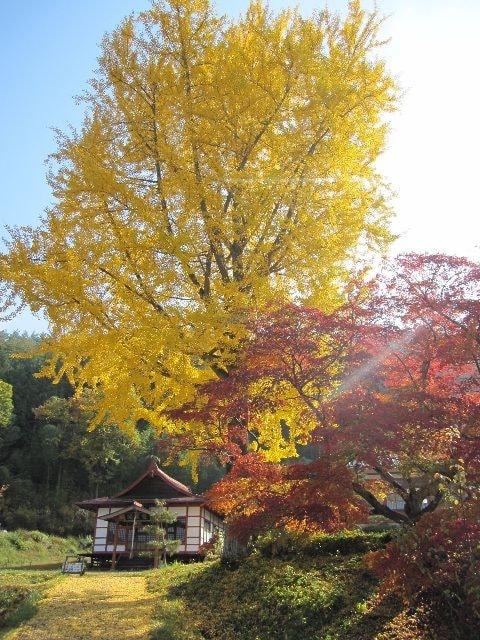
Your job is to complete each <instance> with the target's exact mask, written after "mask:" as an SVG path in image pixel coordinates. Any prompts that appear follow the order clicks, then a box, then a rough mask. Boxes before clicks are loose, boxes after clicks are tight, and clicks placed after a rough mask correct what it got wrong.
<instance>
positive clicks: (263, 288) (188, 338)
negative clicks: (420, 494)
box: [0, 0, 397, 429]
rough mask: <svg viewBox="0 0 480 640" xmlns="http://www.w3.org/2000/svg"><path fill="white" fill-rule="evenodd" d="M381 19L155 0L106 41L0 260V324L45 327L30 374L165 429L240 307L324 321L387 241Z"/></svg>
mask: <svg viewBox="0 0 480 640" xmlns="http://www.w3.org/2000/svg"><path fill="white" fill-rule="evenodd" d="M380 23H381V20H379V18H378V16H377V15H376V14H375V13H373V14H368V13H366V12H364V11H363V10H362V9H361V7H360V4H359V3H358V2H356V1H352V2H351V3H350V5H349V10H348V12H347V14H346V16H345V17H344V18H342V19H341V18H339V17H337V16H334V15H332V14H330V13H329V12H328V11H326V10H325V11H321V12H319V13H317V14H314V15H313V16H312V17H308V18H306V17H303V16H302V15H301V14H300V13H299V12H297V11H295V10H291V11H283V12H281V13H279V14H272V13H271V12H270V11H269V10H268V9H267V8H266V7H265V6H264V5H263V4H262V3H261V2H257V1H253V2H251V4H250V5H249V7H248V9H247V10H246V12H245V13H244V15H242V16H241V17H240V18H238V19H237V20H235V21H228V20H226V19H224V18H221V17H219V16H217V15H216V14H215V12H214V10H213V9H212V6H211V5H210V2H209V0H165V1H155V2H153V3H152V5H151V7H150V8H149V9H148V10H147V11H144V12H142V13H139V14H138V15H133V16H130V17H128V18H126V19H125V20H124V21H123V22H122V23H121V24H120V26H119V27H118V28H117V29H116V30H115V31H114V32H113V33H112V34H110V35H107V36H106V37H105V39H104V41H103V45H102V50H101V55H100V57H99V68H98V71H97V72H96V75H95V76H94V78H93V80H92V81H91V84H90V88H89V90H88V91H87V92H86V93H85V95H84V96H83V101H84V103H85V113H86V115H85V119H84V123H83V126H82V127H81V128H80V129H79V130H78V131H74V132H73V133H69V134H64V133H60V132H59V133H58V149H57V151H56V153H55V154H54V155H53V157H52V169H51V173H50V184H51V188H52V192H53V196H54V198H55V204H54V205H53V206H52V208H51V209H50V210H49V211H48V212H47V213H46V214H45V216H44V218H43V220H42V222H41V224H40V225H39V226H38V227H37V228H30V227H28V228H14V229H11V230H10V237H9V238H8V239H7V241H6V242H7V248H6V250H5V251H4V253H3V255H1V256H0V276H1V278H2V280H3V281H4V283H6V284H5V286H4V294H5V301H4V310H6V309H8V307H9V305H11V304H16V303H18V302H19V301H20V303H25V304H28V305H29V306H30V307H31V308H32V309H33V310H34V311H39V310H42V311H43V313H45V315H46V317H47V318H48V321H49V323H50V328H51V334H50V337H49V338H48V339H47V340H46V341H45V343H44V345H43V351H44V353H48V354H50V359H49V366H47V368H46V370H45V373H46V374H48V375H52V376H57V377H59V376H62V375H63V374H65V375H67V376H68V378H69V380H70V381H71V382H72V383H73V384H74V385H75V386H76V387H77V388H82V387H83V386H85V385H88V386H91V387H93V388H96V389H97V390H98V391H99V394H98V395H99V398H100V401H99V407H98V419H99V420H101V419H102V417H104V416H105V413H108V414H109V419H111V420H115V421H117V422H118V423H120V424H122V425H124V426H125V428H127V429H128V428H129V426H130V428H131V426H132V425H133V424H134V423H135V421H136V420H137V419H139V418H145V419H147V420H149V421H151V422H152V423H154V424H156V425H158V427H159V429H162V428H167V429H168V428H170V429H174V428H176V427H175V426H173V425H171V424H169V423H166V422H164V421H163V418H162V412H163V411H164V410H165V409H166V408H174V407H175V406H178V405H180V404H182V403H183V402H185V401H188V400H189V399H191V397H192V394H193V393H194V390H195V385H196V384H197V383H201V382H204V381H205V380H207V379H208V378H210V377H211V376H213V375H224V374H226V372H227V371H228V368H229V366H230V365H231V363H232V361H233V359H234V357H235V347H236V345H237V343H238V340H239V339H240V338H241V336H242V334H243V331H244V329H243V325H244V318H245V316H246V315H247V314H248V310H249V309H252V308H255V309H257V310H258V309H261V308H263V307H264V306H265V305H267V304H268V303H270V302H272V301H286V300H288V299H295V300H296V301H303V302H306V303H308V304H311V305H312V304H313V305H316V306H319V307H321V308H324V309H326V308H331V307H332V306H334V305H335V304H336V302H337V301H338V299H339V296H341V292H342V284H343V283H344V282H345V281H346V279H347V278H348V270H349V268H350V267H351V265H352V264H353V263H354V262H355V260H357V259H358V258H359V257H361V256H363V257H364V256H365V255H368V253H369V252H376V251H379V250H380V251H381V250H382V249H383V248H384V247H385V244H386V243H387V242H388V240H389V238H390V235H389V231H388V220H389V215H390V211H389V207H388V202H387V194H388V190H387V189H386V187H385V185H384V183H383V181H382V179H381V177H380V176H379V175H378V173H377V171H376V168H375V161H376V159H377V157H378V155H379V154H380V153H381V151H382V149H383V147H384V143H385V136H386V133H387V128H388V127H387V125H386V114H387V113H388V112H389V111H391V110H392V109H393V108H394V107H395V103H396V98H397V95H396V94H397V89H396V85H395V82H394V80H393V78H392V77H391V75H390V74H389V73H388V72H387V71H386V69H385V63H384V61H383V59H382V58H381V56H380V55H379V47H381V45H382V42H381V41H380V38H379V35H378V31H379V27H380Z"/></svg>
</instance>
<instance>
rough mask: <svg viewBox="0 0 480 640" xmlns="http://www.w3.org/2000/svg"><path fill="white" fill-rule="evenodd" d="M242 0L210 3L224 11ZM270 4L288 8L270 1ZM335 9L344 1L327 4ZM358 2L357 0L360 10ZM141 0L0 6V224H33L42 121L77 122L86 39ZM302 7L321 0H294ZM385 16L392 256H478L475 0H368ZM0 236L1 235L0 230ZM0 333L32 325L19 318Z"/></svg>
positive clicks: (478, 22) (143, 1)
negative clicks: (393, 87) (393, 86)
mask: <svg viewBox="0 0 480 640" xmlns="http://www.w3.org/2000/svg"><path fill="white" fill-rule="evenodd" d="M246 3H247V2H246V0H233V1H230V2H227V1H226V0H222V1H220V2H217V6H218V7H219V9H220V10H221V11H222V12H225V13H227V12H228V13H230V14H232V15H235V14H236V13H238V12H239V11H241V10H242V8H244V7H245V6H246ZM269 4H270V6H271V7H272V8H273V9H276V8H279V7H281V6H287V5H288V4H291V3H289V2H288V0H274V1H271V2H270V3H269ZM327 4H328V6H329V7H330V8H331V9H336V10H344V9H345V6H346V4H347V1H346V0H330V1H329V2H328V3H327ZM372 4H373V3H372V2H370V1H367V2H365V5H366V6H367V7H368V6H372ZM147 6H149V2H148V1H147V0H77V1H75V2H72V0H42V1H41V2H39V1H38V0H26V1H23V2H21V1H20V0H19V1H17V2H13V3H3V6H2V11H1V18H2V19H1V26H0V74H1V77H2V87H3V97H2V100H0V122H1V123H2V125H1V127H0V188H1V194H2V197H1V198H0V226H1V227H3V226H4V225H6V224H26V225H28V224H31V225H35V224H36V223H37V221H38V218H39V216H40V215H41V214H42V211H43V210H44V208H45V207H47V206H48V205H49V202H50V194H49V189H48V186H47V184H46V180H45V164H44V161H45V158H46V157H47V156H48V154H49V153H51V152H52V151H53V150H54V141H53V133H52V131H51V127H54V126H55V127H59V128H66V127H67V126H68V125H69V124H72V125H74V126H75V125H78V124H79V123H80V122H81V119H82V107H79V106H78V105H76V104H75V101H74V99H73V97H74V96H75V95H76V94H78V93H80V92H81V91H82V90H83V89H84V88H85V86H86V83H87V81H88V79H89V77H90V76H91V75H92V71H93V69H94V68H95V65H96V57H97V55H98V43H99V42H100V40H101V38H102V36H103V34H104V33H105V32H106V31H110V30H111V29H113V28H114V27H115V26H116V25H117V24H118V22H119V21H120V20H121V18H122V17H123V16H125V15H126V14H128V13H130V12H131V11H137V10H141V9H143V8H146V7H147ZM299 6H300V7H301V9H302V10H303V11H305V13H308V12H309V11H311V10H312V8H313V7H314V6H316V7H319V6H323V2H313V0H304V1H302V2H300V3H299ZM377 6H378V7H379V9H380V11H381V12H382V13H385V14H391V16H390V18H389V19H388V21H387V24H386V26H385V34H386V36H391V38H392V42H391V44H389V45H388V46H387V47H386V50H385V54H386V56H387V58H388V59H389V61H390V68H391V69H392V70H393V71H394V72H395V73H397V74H398V76H399V79H400V81H401V83H402V85H403V87H404V89H405V91H406V93H405V98H404V100H403V105H402V109H401V111H400V112H399V113H398V114H396V115H395V116H394V117H393V120H392V126H393V131H392V135H391V138H390V144H389V149H388V151H387V152H386V154H385V155H384V157H383V158H382V159H381V161H380V166H381V168H382V170H383V171H384V172H385V174H386V175H387V178H388V180H389V181H390V182H391V183H392V185H393V187H394V189H395V190H396V192H397V194H398V195H397V198H396V201H395V209H396V212H397V220H396V223H395V231H397V232H398V233H399V234H400V236H401V237H400V239H399V241H398V242H397V243H396V245H395V246H394V248H393V251H404V250H409V249H413V250H425V251H446V252H450V253H456V254H465V255H469V256H471V257H478V254H479V245H480V233H479V231H480V222H479V220H480V206H479V204H478V195H477V189H476V184H477V182H478V177H477V174H478V168H479V162H478V157H477V153H478V149H480V124H479V122H480V121H479V118H478V116H477V110H478V104H479V99H480V89H479V87H478V85H477V83H478V70H477V60H478V34H479V31H480V2H479V1H478V0H456V1H454V0H378V2H377ZM2 235H3V233H2ZM0 328H7V329H9V330H14V329H19V330H35V329H37V330H42V329H44V328H45V324H44V323H43V322H42V321H41V320H35V319H34V318H32V317H31V315H30V314H28V313H24V314H22V316H21V317H19V318H16V319H14V320H12V321H10V322H8V323H6V324H5V325H3V327H2V326H0Z"/></svg>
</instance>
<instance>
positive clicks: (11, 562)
mask: <svg viewBox="0 0 480 640" xmlns="http://www.w3.org/2000/svg"><path fill="white" fill-rule="evenodd" d="M84 543H85V541H81V540H79V539H78V538H73V537H70V538H59V537H57V536H52V535H47V534H45V533H42V532H41V531H23V530H18V531H0V569H3V568H5V567H14V566H19V567H29V566H30V565H40V564H49V563H58V564H60V563H61V562H62V560H64V559H65V556H66V555H67V554H69V553H75V552H77V551H78V550H79V547H81V546H83V545H84Z"/></svg>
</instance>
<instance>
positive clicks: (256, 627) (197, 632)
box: [152, 558, 424, 640]
mask: <svg viewBox="0 0 480 640" xmlns="http://www.w3.org/2000/svg"><path fill="white" fill-rule="evenodd" d="M165 575H166V576H167V574H165ZM152 580H155V578H152ZM159 581H160V582H162V584H163V587H162V590H161V591H159V595H161V596H162V597H160V598H159V603H158V609H157V619H158V620H159V625H158V627H157V629H156V631H155V633H154V634H153V636H152V638H155V640H167V639H168V640H197V639H204V640H205V639H206V640H257V639H258V638H261V639H262V640H347V639H348V640H373V639H374V638H376V637H377V636H378V638H379V639H380V638H381V634H382V632H383V631H384V630H385V629H386V628H388V625H389V624H390V623H391V622H392V620H394V619H395V617H396V616H397V615H398V614H399V613H400V612H401V610H402V606H401V604H400V603H399V602H398V601H396V600H394V599H383V600H380V599H378V598H377V596H376V588H377V585H376V581H375V579H374V578H373V576H372V575H371V574H370V573H369V572H367V571H365V570H364V569H363V568H362V567H361V563H360V562H359V561H358V559H355V560H354V561H352V562H350V560H348V559H345V558H330V559H328V560H327V559H322V561H320V562H319V561H318V560H312V559H308V560H306V561H300V560H299V559H295V560H291V561H290V560H282V561H279V560H264V559H259V558H249V559H246V560H245V561H244V562H243V563H241V564H240V566H239V567H238V568H237V569H229V568H227V567H224V566H222V565H220V564H219V563H209V564H205V565H203V566H201V567H200V568H198V569H195V570H194V571H190V572H189V571H183V572H178V573H177V574H176V575H175V576H173V577H172V579H171V580H170V581H169V580H168V578H166V579H165V580H164V578H163V577H161V576H160V577H159ZM394 638H395V637H394V636H392V639H391V640H394ZM382 640H390V638H389V637H388V636H386V637H385V638H384V639H383V638H382ZM408 640H410V638H409V639H408ZM411 640H413V637H412V639H411ZM415 640H417V639H415ZM418 640H424V639H423V638H420V637H419V638H418Z"/></svg>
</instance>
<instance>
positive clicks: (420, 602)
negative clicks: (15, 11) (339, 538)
mask: <svg viewBox="0 0 480 640" xmlns="http://www.w3.org/2000/svg"><path fill="white" fill-rule="evenodd" d="M476 510H477V511H478V507H476ZM365 563H366V565H367V567H368V568H370V569H373V571H374V572H375V573H376V574H377V575H378V576H379V577H380V578H381V579H382V591H383V592H384V593H390V594H395V595H397V596H400V597H402V598H403V600H404V601H405V603H406V604H407V605H408V606H410V607H412V608H416V607H418V606H426V607H427V608H428V611H429V612H430V614H429V615H430V617H431V623H432V625H442V624H443V625H444V626H445V627H449V628H452V629H454V630H455V633H456V635H455V637H456V638H458V640H461V639H465V640H467V639H471V638H474V637H478V635H474V632H475V633H476V634H478V633H479V629H480V520H479V518H478V514H476V513H475V512H474V511H472V512H470V513H468V512H467V511H466V510H465V509H464V511H463V513H462V512H461V511H460V510H459V509H448V510H446V509H445V510H441V511H437V512H434V513H431V514H428V515H426V516H424V517H423V518H422V519H421V520H420V522H419V523H418V524H417V525H416V526H415V527H414V528H412V529H409V530H406V531H404V532H403V534H402V535H400V536H398V537H397V538H396V539H395V540H392V541H391V542H390V543H389V544H388V545H387V547H386V548H385V549H383V550H382V551H376V552H373V553H370V554H369V555H368V556H367V557H366V558H365ZM438 637H441V635H439V636H438Z"/></svg>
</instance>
